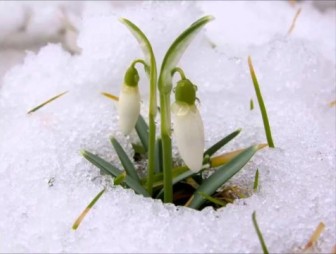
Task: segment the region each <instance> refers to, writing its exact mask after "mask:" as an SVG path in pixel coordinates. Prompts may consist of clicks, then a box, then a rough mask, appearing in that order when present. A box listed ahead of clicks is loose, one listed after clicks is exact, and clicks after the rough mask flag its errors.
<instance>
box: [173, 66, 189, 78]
mask: <svg viewBox="0 0 336 254" xmlns="http://www.w3.org/2000/svg"><path fill="white" fill-rule="evenodd" d="M176 72H178V73H179V74H180V76H181V79H186V76H185V75H184V71H183V70H182V69H181V68H180V67H175V68H174V69H173V70H172V71H171V75H172V76H174V74H175V73H176Z"/></svg>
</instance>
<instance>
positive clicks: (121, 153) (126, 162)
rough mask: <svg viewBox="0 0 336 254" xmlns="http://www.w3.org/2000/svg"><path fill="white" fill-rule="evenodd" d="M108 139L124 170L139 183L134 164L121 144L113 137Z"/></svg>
mask: <svg viewBox="0 0 336 254" xmlns="http://www.w3.org/2000/svg"><path fill="white" fill-rule="evenodd" d="M110 141H111V143H112V145H113V147H114V150H115V151H116V152H117V155H118V157H119V159H120V162H121V164H122V165H123V167H124V169H125V170H126V172H127V174H128V175H129V176H130V177H132V178H133V179H134V180H136V181H137V182H138V183H140V179H139V176H138V174H137V172H136V169H135V167H134V164H133V163H132V161H131V160H130V158H128V155H127V154H126V152H125V150H124V149H123V148H122V147H121V145H120V144H119V142H118V141H117V140H116V139H115V138H113V137H112V138H111V139H110Z"/></svg>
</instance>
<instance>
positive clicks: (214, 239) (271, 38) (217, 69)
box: [0, 1, 336, 253]
mask: <svg viewBox="0 0 336 254" xmlns="http://www.w3.org/2000/svg"><path fill="white" fill-rule="evenodd" d="M20 3H21V2H19V3H13V4H11V3H9V2H8V3H6V4H10V5H11V8H15V9H16V10H13V13H16V16H15V15H13V16H11V15H8V13H7V15H4V14H6V11H5V10H4V9H3V7H2V6H4V4H5V3H1V6H0V7H1V8H0V10H1V11H0V13H1V15H0V17H1V19H0V20H1V23H3V22H6V23H7V24H8V27H5V26H4V27H1V30H0V37H1V40H0V41H1V42H2V44H1V43H0V45H5V46H6V45H7V46H8V43H6V42H3V41H4V40H2V39H3V38H7V39H6V40H7V41H8V40H12V39H11V38H13V37H12V36H10V34H12V32H11V31H15V29H16V28H17V27H18V26H19V23H20V22H19V20H20V19H22V15H23V14H22V12H23V9H22V8H23V7H22V6H21V8H20ZM45 5H46V6H48V7H44V8H42V7H41V6H38V3H37V2H35V3H30V4H28V5H27V6H28V7H29V8H35V9H34V10H36V12H37V11H38V12H40V11H41V12H42V14H41V15H33V16H32V17H33V18H34V17H36V20H37V21H36V22H35V23H34V22H33V23H31V26H32V27H31V28H29V29H31V31H35V32H34V33H33V32H31V34H29V35H27V36H28V37H29V38H32V37H34V36H37V37H39V38H40V39H39V41H41V40H42V39H41V38H42V37H43V38H44V39H43V40H44V41H53V40H54V39H50V38H51V37H53V36H54V34H55V33H56V32H55V31H56V30H57V29H56V30H53V29H50V30H49V28H50V27H53V26H60V27H61V26H62V24H61V23H60V22H61V21H59V20H57V19H56V18H55V17H53V13H59V3H57V4H56V3H54V2H50V3H48V4H45ZM45 5H44V6H45ZM82 5H83V6H82ZM299 7H300V8H302V12H301V14H300V16H299V17H298V20H297V24H296V27H295V29H294V31H293V33H292V34H291V35H290V36H287V31H288V28H289V26H290V24H291V21H292V18H293V16H294V14H295V12H296V10H297V8H299ZM65 8H66V9H67V10H68V11H69V13H72V14H73V15H74V18H73V19H74V20H76V22H74V23H75V24H76V28H77V29H78V30H79V37H78V46H79V47H80V48H81V49H82V53H81V54H79V55H71V54H70V53H69V52H67V51H65V50H64V49H63V48H62V45H61V44H60V42H61V41H62V40H61V39H60V38H59V37H58V36H57V35H56V38H57V40H56V41H58V43H56V44H52V43H50V44H48V45H46V46H44V47H42V48H41V49H40V50H39V51H38V52H37V53H35V52H33V51H29V52H27V53H26V56H25V57H24V59H23V60H22V61H23V62H22V63H19V64H17V65H15V66H14V67H12V66H13V62H14V60H15V59H22V58H23V55H24V54H23V53H22V52H15V51H14V52H11V51H10V50H7V51H6V52H4V53H2V52H3V51H1V54H0V63H1V64H0V74H1V75H2V73H3V74H5V71H6V70H7V68H9V67H12V68H10V69H9V70H8V71H6V74H5V75H4V76H3V79H2V81H1V82H0V84H1V85H0V116H1V117H0V130H1V131H0V140H1V141H2V142H1V143H0V161H1V164H0V178H1V181H0V191H1V193H2V195H1V196H0V207H1V209H0V218H1V221H0V251H1V252H72V253H73V252H166V253H167V252H192V253H194V252H217V253H223V252H226V253H228V252H229V253H247V252H249V253H256V252H261V247H260V244H259V242H258V239H257V236H256V233H255V231H254V228H253V225H252V220H251V215H252V212H253V211H254V210H255V211H257V218H258V222H259V226H260V228H261V229H262V232H263V234H264V238H265V240H266V243H267V245H268V248H269V250H270V251H271V252H277V253H289V252H293V251H299V248H300V247H302V246H304V245H305V244H306V242H307V241H308V239H309V237H310V235H311V234H312V232H313V231H314V229H315V228H316V226H317V225H318V223H319V222H320V221H323V222H324V223H325V225H326V230H325V231H324V232H323V234H322V236H321V238H320V240H319V242H318V246H317V248H316V249H315V251H317V252H322V253H325V252H331V250H332V248H333V246H334V245H335V243H336V237H335V236H336V219H335V212H336V207H335V204H336V190H335V187H336V186H335V185H336V171H335V148H336V144H335V140H336V132H335V127H336V126H335V121H336V119H335V107H333V108H331V107H329V106H328V103H329V102H331V101H333V100H335V99H336V88H335V84H336V82H335V80H336V77H335V75H336V74H335V65H336V59H335V23H336V22H335V9H328V10H325V11H324V12H321V11H319V10H317V9H316V8H315V7H314V6H313V5H312V4H311V3H310V2H308V3H300V4H299V5H297V6H296V7H292V6H291V5H290V4H288V3H286V2H274V3H273V2H272V3H270V2H225V1H224V2H209V3H208V2H146V1H145V2H143V3H142V2H136V3H132V4H128V3H119V2H112V3H108V2H98V3H96V2H85V3H83V4H81V5H78V6H75V4H73V5H71V4H69V6H68V5H66V7H65ZM76 8H78V9H80V10H81V8H82V9H83V10H82V12H81V11H76V10H77V9H76ZM167 10H169V11H167ZM203 14H212V15H214V16H215V17H216V19H215V20H214V21H212V23H211V24H209V25H207V27H206V28H205V29H204V30H203V31H202V32H200V34H199V36H198V37H197V38H196V39H195V40H194V41H193V43H192V45H191V46H190V48H189V49H188V50H187V52H186V53H185V55H184V56H183V57H182V60H181V62H180V66H181V67H182V68H183V69H184V70H185V73H186V75H187V76H188V77H189V78H190V80H191V81H192V82H193V83H195V84H196V85H198V91H199V94H198V97H199V98H200V100H201V103H200V111H201V115H202V117H203V122H204V127H205V132H206V133H205V134H206V146H209V145H210V144H212V143H213V142H215V141H217V140H218V139H219V138H221V137H222V136H223V135H226V134H228V133H230V132H232V131H233V130H235V129H237V128H242V129H243V131H242V133H241V134H240V136H239V137H238V138H237V139H236V140H235V141H233V142H232V143H230V144H229V145H228V146H227V147H226V148H224V149H223V150H222V151H231V150H233V149H236V148H240V147H245V146H249V145H251V144H255V143H264V142H265V140H266V139H265V134H264V130H263V124H262V119H261V115H260V112H259V109H258V107H257V101H256V98H255V93H254V90H253V86H252V83H251V79H250V76H249V71H248V66H247V56H248V55H251V57H252V60H253V63H254V67H255V71H256V74H257V76H258V79H259V82H260V86H261V90H262V93H263V96H264V100H265V104H266V106H267V110H268V115H269V119H270V124H271V127H272V132H273V137H274V141H275V145H276V147H277V148H276V149H264V150H262V151H260V152H258V154H257V155H256V156H255V157H254V158H253V159H252V161H251V162H250V163H249V164H248V165H247V166H246V167H245V168H244V170H243V171H242V172H240V173H239V174H238V175H236V176H235V177H234V178H233V179H232V181H231V184H236V185H239V186H242V187H245V188H248V189H251V188H252V185H253V177H254V173H255V170H256V169H257V168H259V172H260V190H259V191H258V192H257V193H256V194H254V195H252V196H251V197H250V198H248V199H243V200H237V201H236V202H235V203H234V204H232V205H228V206H227V207H225V208H223V209H219V210H217V211H214V210H213V209H212V208H206V209H204V210H202V211H200V212H199V211H194V210H191V209H188V208H184V207H175V206H173V205H165V204H162V203H161V201H158V200H152V199H148V198H144V197H142V196H139V195H135V194H134V192H133V191H132V190H124V189H121V188H120V187H111V188H109V189H108V192H106V193H105V194H104V195H103V197H102V198H101V199H100V200H99V202H98V203H97V204H96V206H95V207H94V208H93V209H92V210H91V212H90V213H89V214H88V216H87V217H86V218H85V219H84V221H83V222H82V224H81V225H80V227H79V229H78V230H77V231H72V230H71V225H72V223H73V222H74V220H75V219H76V217H77V216H78V215H79V214H80V212H81V211H82V210H83V209H84V208H85V206H86V205H87V204H88V203H89V201H90V200H91V199H92V198H93V197H94V196H95V195H96V194H97V193H98V192H99V191H100V190H101V189H102V188H103V186H106V185H109V181H110V180H109V178H105V177H101V176H100V174H99V170H98V169H97V168H95V167H94V166H92V165H91V164H90V163H88V162H87V161H85V160H84V159H83V158H82V157H81V156H80V154H79V151H80V150H81V149H87V150H89V151H91V152H95V153H97V154H99V155H101V156H102V157H104V158H106V159H108V160H111V161H114V162H115V163H116V164H118V162H117V157H116V155H115V154H114V152H113V149H112V147H111V145H110V143H109V137H110V136H111V135H113V136H116V137H117V138H118V140H120V141H121V142H122V143H124V144H125V143H126V141H127V139H126V138H124V137H122V134H121V133H120V131H119V130H118V124H117V117H116V107H115V105H113V102H112V101H110V100H108V99H106V98H104V97H102V96H101V95H100V92H102V91H109V92H112V93H114V94H118V92H119V89H120V85H121V83H122V79H123V76H124V71H125V70H126V68H127V67H128V65H129V64H130V63H131V61H132V60H134V59H135V58H139V57H142V53H141V51H140V49H139V46H138V45H137V42H136V40H135V39H134V38H133V37H132V35H131V34H130V32H129V31H128V30H127V29H126V28H125V27H124V26H123V25H122V24H121V23H120V22H118V18H119V17H126V18H129V19H130V20H132V21H133V22H134V23H136V24H138V25H139V27H141V28H142V29H143V31H144V32H145V33H146V34H147V35H148V37H149V39H150V40H151V42H152V44H153V48H154V51H155V52H156V53H157V62H158V63H160V62H161V60H162V58H163V55H164V53H165V51H166V50H167V48H168V46H169V45H170V43H171V42H172V41H173V40H174V39H175V37H176V36H177V35H178V34H179V33H181V32H182V31H183V30H184V29H185V28H186V27H187V26H188V25H189V24H190V23H192V22H193V21H195V20H196V19H197V18H199V17H201V16H202V15H203ZM55 15H56V14H55ZM78 15H81V18H79V16H78ZM38 20H40V21H38ZM34 27H35V28H34ZM52 31H53V32H52ZM14 38H15V37H14ZM29 38H28V39H27V41H28V42H29V41H30V39H29ZM53 38H54V37H53ZM15 40H17V41H19V40H18V39H14V41H15ZM28 44H29V43H28ZM212 44H215V45H216V47H215V48H213V47H212V46H211V45H212ZM35 50H36V49H35ZM6 54H8V55H6ZM6 56H11V57H13V59H14V60H13V59H12V61H5V60H4V59H1V58H6ZM140 76H141V77H142V78H141V82H140V87H141V89H142V92H143V106H145V105H147V103H148V88H145V87H146V85H147V80H146V78H144V74H143V73H141V72H140ZM63 91H69V93H68V94H66V95H64V97H62V98H61V99H59V100H57V101H55V102H53V103H51V104H49V105H48V106H46V107H45V108H43V109H41V110H39V111H37V112H36V113H34V114H32V115H29V116H28V115H27V114H26V112H27V111H28V110H29V109H31V108H32V107H34V106H36V105H37V104H39V103H40V102H42V101H44V100H46V99H47V98H50V97H52V96H54V95H56V94H59V93H61V92H63ZM251 98H253V99H254V103H255V109H254V110H253V111H250V109H249V101H250V99H251ZM127 148H128V152H130V146H129V145H128V146H127Z"/></svg>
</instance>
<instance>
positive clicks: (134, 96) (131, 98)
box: [118, 65, 140, 135]
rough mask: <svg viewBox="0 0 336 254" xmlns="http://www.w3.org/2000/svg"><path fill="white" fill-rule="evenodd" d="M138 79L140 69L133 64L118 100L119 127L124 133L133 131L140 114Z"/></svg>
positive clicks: (127, 73) (127, 72)
mask: <svg viewBox="0 0 336 254" xmlns="http://www.w3.org/2000/svg"><path fill="white" fill-rule="evenodd" d="M138 81H139V75H138V71H137V70H136V68H135V67H134V66H133V65H132V66H131V67H129V68H128V70H127V71H126V74H125V79H124V84H123V85H122V87H121V91H120V95H119V102H118V114H119V127H120V130H121V131H122V133H123V134H124V135H128V134H130V133H131V131H132V130H133V129H134V126H135V124H136V122H137V120H138V118H139V115H140V94H139V87H138Z"/></svg>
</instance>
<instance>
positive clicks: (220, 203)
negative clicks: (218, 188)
mask: <svg viewBox="0 0 336 254" xmlns="http://www.w3.org/2000/svg"><path fill="white" fill-rule="evenodd" d="M198 194H199V195H201V196H202V198H204V199H205V200H208V201H210V202H211V203H214V204H215V205H219V206H221V207H222V206H226V203H225V202H223V201H222V200H219V199H218V198H214V197H211V196H209V195H207V194H205V193H204V192H198Z"/></svg>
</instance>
